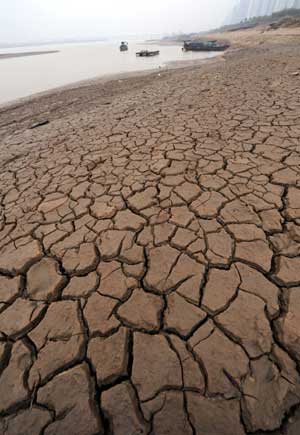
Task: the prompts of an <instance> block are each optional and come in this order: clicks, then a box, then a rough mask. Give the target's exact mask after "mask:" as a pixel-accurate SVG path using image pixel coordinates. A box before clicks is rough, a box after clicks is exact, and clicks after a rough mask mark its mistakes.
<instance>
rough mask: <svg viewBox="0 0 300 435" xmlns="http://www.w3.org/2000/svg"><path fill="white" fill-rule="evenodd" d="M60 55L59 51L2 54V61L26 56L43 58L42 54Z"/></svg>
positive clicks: (0, 57)
mask: <svg viewBox="0 0 300 435" xmlns="http://www.w3.org/2000/svg"><path fill="white" fill-rule="evenodd" d="M53 53H59V50H47V51H27V52H24V53H2V54H1V53H0V59H12V58H14V57H26V56H41V55H42V54H53Z"/></svg>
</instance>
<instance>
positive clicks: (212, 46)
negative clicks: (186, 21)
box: [182, 41, 229, 51]
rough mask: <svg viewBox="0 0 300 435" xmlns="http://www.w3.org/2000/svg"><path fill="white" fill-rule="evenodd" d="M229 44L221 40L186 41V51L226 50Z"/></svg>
mask: <svg viewBox="0 0 300 435" xmlns="http://www.w3.org/2000/svg"><path fill="white" fill-rule="evenodd" d="M227 48H229V44H228V43H226V42H219V41H184V44H183V48H182V50H184V51H225V50H227Z"/></svg>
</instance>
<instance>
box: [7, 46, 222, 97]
mask: <svg viewBox="0 0 300 435" xmlns="http://www.w3.org/2000/svg"><path fill="white" fill-rule="evenodd" d="M142 49H149V50H160V55H159V56H156V57H152V58H139V57H136V52H137V51H139V50H142ZM47 50H58V52H57V53H51V54H42V55H36V56H24V57H15V58H6V59H5V58H2V59H1V58H0V104H3V103H7V102H10V101H13V100H16V99H18V98H22V97H26V96H29V95H33V94H36V93H39V92H44V91H47V90H50V89H54V88H56V87H60V86H65V85H68V84H71V83H74V82H78V81H81V80H87V79H92V78H96V77H105V76H109V75H113V74H119V73H129V72H134V71H146V70H151V69H156V68H159V67H161V68H164V67H167V65H168V63H169V62H180V61H195V60H199V59H206V58H210V57H213V56H215V55H216V53H203V52H202V53H201V52H200V53H195V52H183V51H182V49H181V46H179V45H153V44H151V45H148V44H146V43H142V42H130V43H129V51H128V52H122V53H121V52H120V51H119V43H107V42H105V43H104V42H97V43H84V44H59V45H49V46H42V47H41V46H39V47H26V48H24V47H22V48H15V47H14V48H13V49H5V50H4V49H2V50H0V54H5V53H20V52H33V51H47Z"/></svg>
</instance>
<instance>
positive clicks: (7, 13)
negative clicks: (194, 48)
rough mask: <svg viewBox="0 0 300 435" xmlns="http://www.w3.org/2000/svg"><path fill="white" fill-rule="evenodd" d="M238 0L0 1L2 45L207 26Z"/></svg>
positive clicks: (223, 14)
mask: <svg viewBox="0 0 300 435" xmlns="http://www.w3.org/2000/svg"><path fill="white" fill-rule="evenodd" d="M234 3H236V0H127V1H126V0H107V1H106V0H0V44H1V43H13V44H15V43H20V42H22V43H28V42H30V41H35V42H37V41H45V40H51V39H56V40H57V39H64V38H83V39H88V38H94V37H97V36H99V37H103V36H117V35H126V34H156V33H159V34H165V33H171V32H178V31H183V32H193V31H201V30H207V29H209V28H212V27H216V26H218V25H220V24H222V23H223V21H224V19H225V17H226V15H228V13H229V11H230V8H231V7H232V6H233V4H234Z"/></svg>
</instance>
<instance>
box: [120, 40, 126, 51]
mask: <svg viewBox="0 0 300 435" xmlns="http://www.w3.org/2000/svg"><path fill="white" fill-rule="evenodd" d="M120 51H128V42H125V41H122V42H121V45H120Z"/></svg>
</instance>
